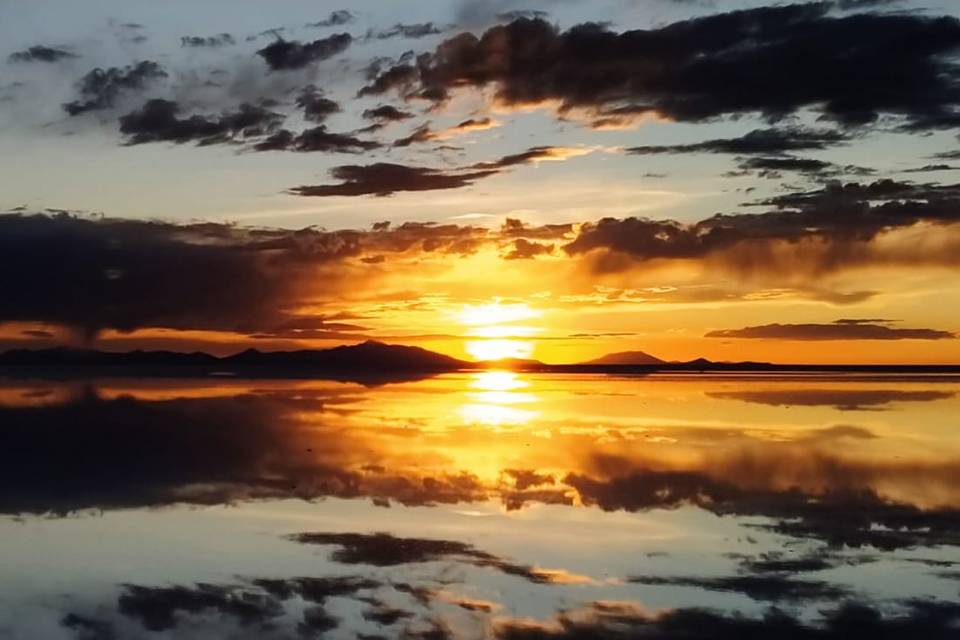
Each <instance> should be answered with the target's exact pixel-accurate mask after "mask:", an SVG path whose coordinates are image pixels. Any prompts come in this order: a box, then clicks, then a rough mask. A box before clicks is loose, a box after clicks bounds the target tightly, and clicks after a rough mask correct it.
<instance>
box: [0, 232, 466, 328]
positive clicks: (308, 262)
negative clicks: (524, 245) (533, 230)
mask: <svg viewBox="0 0 960 640" xmlns="http://www.w3.org/2000/svg"><path fill="white" fill-rule="evenodd" d="M483 233H484V232H483V231H482V230H478V229H474V228H472V227H458V226H454V225H429V224H416V223H410V224H405V225H401V226H399V227H396V228H393V229H388V230H385V231H379V232H364V231H349V230H342V231H332V232H325V231H320V230H316V229H311V228H308V229H301V230H274V229H258V228H243V227H237V226H231V225H227V224H214V223H197V224H193V225H176V224H166V223H161V222H148V221H133V220H121V219H89V218H80V217H74V216H70V215H68V214H58V215H53V216H50V215H20V214H9V215H3V216H0V255H2V256H3V260H4V269H3V270H2V271H0V285H2V289H3V291H4V295H3V296H2V298H0V321H18V320H22V321H37V322H45V321H49V322H50V323H54V324H63V325H67V326H71V327H74V328H77V329H82V331H83V332H85V333H88V334H90V335H93V334H95V333H96V332H97V331H98V330H99V329H104V328H114V329H118V330H121V331H130V330H134V329H137V328H140V327H167V328H177V329H203V328H205V329H223V330H235V331H242V332H244V333H258V332H263V331H270V330H273V329H277V330H282V329H283V327H287V326H289V325H288V323H289V322H290V321H291V320H304V321H306V320H310V318H306V319H305V318H302V317H298V316H296V315H294V314H293V313H292V310H293V309H294V308H296V307H299V306H302V305H303V304H304V303H305V301H306V300H307V299H309V298H310V297H311V296H314V297H315V296H322V295H326V294H325V292H329V294H330V295H336V293H333V292H335V291H337V290H338V289H337V287H340V286H342V287H348V286H356V284H353V285H348V284H347V282H346V276H342V277H341V276H338V273H340V272H339V271H338V269H342V268H343V264H344V261H346V260H350V259H353V258H361V257H363V256H364V255H366V254H371V255H378V254H395V253H397V252H406V251H435V252H446V251H451V252H454V253H461V252H464V251H469V250H471V249H475V248H476V244H477V242H478V241H480V240H482V238H483V237H484V236H483ZM51 256H57V259H55V260H54V259H51ZM341 279H342V280H343V281H341ZM321 282H322V283H324V284H323V285H322V286H321V285H319V283H321ZM145 291H146V292H150V295H144V292H145ZM171 300H175V301H177V304H170V301H171ZM297 327H298V328H300V329H305V328H316V329H321V328H323V324H322V322H317V319H316V318H314V322H313V324H310V325H305V324H299V325H297Z"/></svg>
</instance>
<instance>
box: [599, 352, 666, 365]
mask: <svg viewBox="0 0 960 640" xmlns="http://www.w3.org/2000/svg"><path fill="white" fill-rule="evenodd" d="M582 364H585V365H608V364H615V365H621V364H624V365H630V364H634V365H636V364H643V365H647V364H666V362H665V361H664V360H661V359H660V358H657V357H656V356H652V355H650V354H649V353H646V352H645V351H618V352H616V353H608V354H607V355H605V356H601V357H599V358H596V359H594V360H587V361H586V362H584V363H582Z"/></svg>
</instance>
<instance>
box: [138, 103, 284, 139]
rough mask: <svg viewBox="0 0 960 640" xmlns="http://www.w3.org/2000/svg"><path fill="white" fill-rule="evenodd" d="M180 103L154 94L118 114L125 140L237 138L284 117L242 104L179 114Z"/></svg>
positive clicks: (267, 129) (275, 124) (269, 129)
mask: <svg viewBox="0 0 960 640" xmlns="http://www.w3.org/2000/svg"><path fill="white" fill-rule="evenodd" d="M179 112H180V105H179V104H177V103H176V102H171V101H170V100H163V99H160V98H154V99H153V100H149V101H147V103H146V104H144V105H143V107H142V108H140V109H138V110H136V111H131V112H130V113H128V114H127V115H125V116H121V117H120V132H121V133H122V134H124V135H125V136H126V137H127V144H130V145H137V144H145V143H149V142H175V143H177V144H183V143H185V142H196V143H197V144H199V145H209V144H222V143H226V142H231V141H233V140H235V139H236V138H238V137H240V138H252V137H258V136H264V135H267V134H269V133H271V132H273V131H275V130H276V129H277V128H278V127H279V126H280V124H281V123H282V122H283V119H284V117H283V116H282V115H280V114H279V113H274V112H272V111H269V110H267V109H264V108H262V107H257V106H254V105H250V104H242V105H240V107H239V108H238V109H237V111H235V112H227V113H223V114H221V115H219V116H215V117H210V116H201V115H193V116H189V117H187V118H180V117H178V113H179Z"/></svg>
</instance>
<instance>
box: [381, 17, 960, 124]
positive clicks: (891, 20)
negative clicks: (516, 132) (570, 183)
mask: <svg viewBox="0 0 960 640" xmlns="http://www.w3.org/2000/svg"><path fill="white" fill-rule="evenodd" d="M831 7H832V5H831V4H830V3H828V2H819V3H806V4H795V5H788V6H776V7H760V8H754V9H746V10H741V11H733V12H729V13H719V14H713V15H707V16H702V17H697V18H693V19H690V20H686V21H682V22H676V23H673V24H668V25H666V26H663V27H658V28H654V29H650V30H636V31H626V32H623V33H616V32H613V31H610V30H608V29H607V28H606V27H604V26H602V25H597V24H582V25H579V26H576V27H573V28H571V29H569V30H567V31H559V30H558V29H557V28H556V27H554V26H552V25H550V24H549V23H547V22H545V21H543V20H539V19H534V20H530V19H523V18H521V19H518V20H514V21H513V22H511V23H509V24H507V25H498V26H495V27H492V28H490V29H488V30H487V31H486V32H484V33H483V34H482V35H481V36H480V37H477V36H474V35H473V34H470V33H463V34H460V35H458V36H456V37H454V38H451V39H449V40H447V41H445V42H444V43H442V44H441V45H439V46H438V47H437V49H436V51H434V52H433V53H427V54H422V55H421V56H419V57H418V58H417V62H416V66H412V65H397V66H394V67H393V68H391V69H389V70H387V71H385V72H383V73H382V74H380V75H379V76H378V77H377V78H376V79H375V80H374V81H373V82H372V83H371V84H370V85H368V87H367V88H366V89H365V91H364V92H365V93H374V94H377V93H383V92H385V91H388V90H391V89H398V90H400V91H401V92H402V94H403V95H404V96H406V97H408V98H413V97H420V98H426V99H429V100H433V101H442V100H445V99H446V98H447V97H448V95H449V92H450V91H451V90H453V89H457V88H467V87H483V86H487V85H492V86H494V87H495V88H496V93H495V97H496V99H497V100H498V101H499V102H501V103H504V104H507V105H526V104H536V103H547V102H551V103H559V104H560V109H561V111H565V110H570V109H576V108H581V109H587V110H593V111H595V112H596V111H598V110H603V109H607V108H629V109H634V110H636V112H637V113H640V114H642V113H644V112H651V111H653V112H656V113H658V114H660V115H662V116H664V117H667V118H671V119H674V120H680V121H694V122H696V121H703V120H707V119H711V118H716V117H722V116H733V115H739V114H747V113H760V114H762V115H764V116H765V117H767V118H768V119H771V120H775V119H780V118H782V117H783V116H785V115H788V114H792V113H795V112H797V111H799V110H802V109H806V108H815V109H817V110H819V111H820V112H821V113H822V114H823V116H824V117H825V118H829V119H831V120H834V121H836V122H839V123H841V124H844V125H862V124H868V123H872V122H874V121H875V120H877V118H878V117H879V116H880V115H881V114H892V115H896V116H902V117H904V118H906V119H907V120H908V121H909V122H915V123H918V122H921V121H922V120H924V119H928V118H938V117H946V116H950V115H952V114H954V113H956V112H957V107H958V105H960V91H958V90H957V88H956V87H957V84H958V77H960V69H958V66H957V65H956V63H955V62H954V61H953V60H952V59H951V58H950V57H949V56H950V55H951V54H953V53H955V52H957V51H958V48H960V21H958V20H957V19H955V18H952V17H940V18H932V17H927V16H924V15H918V14H913V13H896V14H876V13H861V14H855V15H842V16H835V15H831V14H830V9H831Z"/></svg>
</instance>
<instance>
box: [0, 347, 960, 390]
mask: <svg viewBox="0 0 960 640" xmlns="http://www.w3.org/2000/svg"><path fill="white" fill-rule="evenodd" d="M634 356H636V358H637V359H640V357H641V356H645V357H647V358H651V359H655V358H653V357H652V356H649V355H648V354H644V353H643V352H639V351H637V352H623V353H616V354H610V356H605V357H604V358H600V359H598V360H594V361H590V362H586V363H582V364H546V363H543V362H539V361H537V360H518V359H506V360H491V361H483V362H468V361H466V360H458V359H457V358H453V357H450V356H446V355H443V354H440V353H436V352H434V351H429V350H427V349H423V348H421V347H411V346H406V345H392V344H385V343H382V342H377V341H375V340H368V341H366V342H363V343H360V344H355V345H345V346H340V347H334V348H331V349H303V350H298V351H258V350H256V349H247V350H246V351H241V352H240V353H236V354H234V355H231V356H225V357H217V356H213V355H210V354H208V353H203V352H193V353H184V352H177V351H141V350H137V351H127V352H111V351H99V350H95V349H72V348H68V347H53V348H49V349H36V350H31V349H13V350H10V351H6V352H3V353H0V374H5V375H13V376H22V375H31V376H40V377H54V378H70V377H76V376H88V375H96V374H110V375H122V376H168V377H190V376H215V375H225V376H238V377H266V378H302V377H313V378H316V377H322V378H329V379H332V380H345V381H359V382H370V383H377V382H390V381H403V380H416V379H419V378H423V377H426V376H429V375H433V374H440V373H449V372H454V371H469V370H478V369H493V368H507V369H512V370H515V371H525V372H530V373H607V374H614V375H643V374H651V373H660V372H666V373H725V372H732V373H735V372H742V373H790V372H796V373H805V372H806V373H816V372H821V373H844V372H847V373H864V374H869V373H893V374H902V375H907V374H942V375H954V374H960V365H912V364H877V365H873V364H774V363H770V362H712V361H710V360H707V359H705V358H697V359H696V360H690V361H689V362H664V361H659V360H658V361H657V362H650V363H643V362H619V360H621V359H623V360H630V359H633V357H634ZM610 360H613V362H610Z"/></svg>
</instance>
